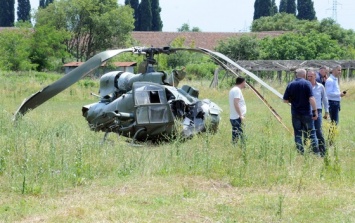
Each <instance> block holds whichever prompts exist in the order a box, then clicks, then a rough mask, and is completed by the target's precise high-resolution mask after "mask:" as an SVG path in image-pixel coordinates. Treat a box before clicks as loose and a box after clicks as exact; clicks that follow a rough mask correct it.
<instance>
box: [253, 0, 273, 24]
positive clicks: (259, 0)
mask: <svg viewBox="0 0 355 223" xmlns="http://www.w3.org/2000/svg"><path fill="white" fill-rule="evenodd" d="M271 8H272V5H271V0H255V3H254V20H255V19H258V18H260V17H263V16H270V13H271Z"/></svg>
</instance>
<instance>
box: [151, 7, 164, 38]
mask: <svg viewBox="0 0 355 223" xmlns="http://www.w3.org/2000/svg"><path fill="white" fill-rule="evenodd" d="M160 12H161V8H160V6H159V0H152V29H151V30H152V31H162V29H163V22H162V21H161V18H160Z"/></svg>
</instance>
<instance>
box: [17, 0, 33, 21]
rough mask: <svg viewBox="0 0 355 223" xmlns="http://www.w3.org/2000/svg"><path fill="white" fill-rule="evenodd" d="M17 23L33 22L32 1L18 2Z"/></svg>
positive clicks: (19, 0) (21, 0)
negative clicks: (31, 13)
mask: <svg viewBox="0 0 355 223" xmlns="http://www.w3.org/2000/svg"><path fill="white" fill-rule="evenodd" d="M17 3H18V5H17V21H23V22H25V21H29V22H30V21H31V15H30V12H31V3H30V0H17Z"/></svg>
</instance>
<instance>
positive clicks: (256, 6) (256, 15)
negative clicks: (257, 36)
mask: <svg viewBox="0 0 355 223" xmlns="http://www.w3.org/2000/svg"><path fill="white" fill-rule="evenodd" d="M259 2H260V0H255V2H254V16H253V20H255V19H258V18H260V17H261V16H260V10H259V9H260V8H259V5H260V4H259Z"/></svg>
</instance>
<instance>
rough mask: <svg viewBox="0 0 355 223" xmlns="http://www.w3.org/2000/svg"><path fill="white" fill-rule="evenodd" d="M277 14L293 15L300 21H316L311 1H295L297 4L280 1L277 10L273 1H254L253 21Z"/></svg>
mask: <svg viewBox="0 0 355 223" xmlns="http://www.w3.org/2000/svg"><path fill="white" fill-rule="evenodd" d="M278 12H279V13H287V14H293V15H295V16H297V18H298V19H301V20H316V19H317V17H316V12H315V10H314V3H313V1H312V0H297V4H296V0H281V1H280V6H279V9H278V8H277V6H276V3H275V0H255V2H254V17H253V19H254V20H256V19H259V18H261V17H268V16H274V15H275V14H277V13H278Z"/></svg>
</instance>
